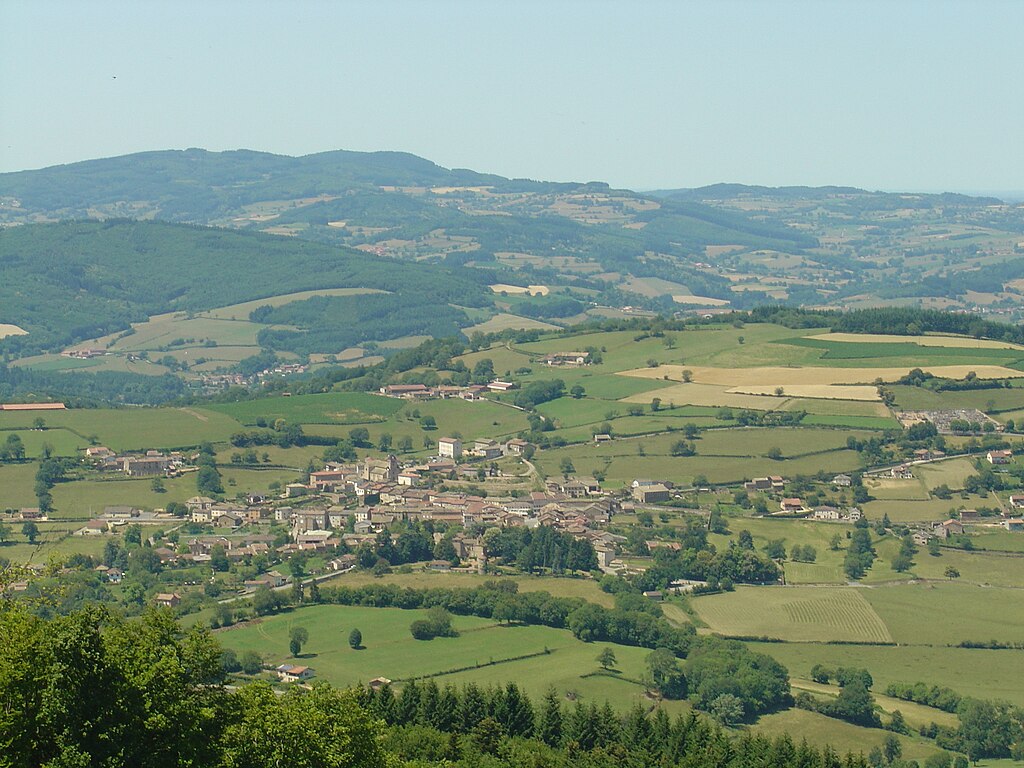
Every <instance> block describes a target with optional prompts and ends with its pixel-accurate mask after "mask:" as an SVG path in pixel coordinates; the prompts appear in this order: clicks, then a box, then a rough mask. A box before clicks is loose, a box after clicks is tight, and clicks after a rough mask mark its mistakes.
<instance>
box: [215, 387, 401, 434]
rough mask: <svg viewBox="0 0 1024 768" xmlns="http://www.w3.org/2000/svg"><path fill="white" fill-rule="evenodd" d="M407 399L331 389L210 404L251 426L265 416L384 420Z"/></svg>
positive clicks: (291, 420) (297, 419)
mask: <svg viewBox="0 0 1024 768" xmlns="http://www.w3.org/2000/svg"><path fill="white" fill-rule="evenodd" d="M404 405H406V403H405V401H403V400H398V399H397V398H393V397H384V396H382V395H373V394H369V393H367V392H328V393H326V394H322V395H296V396H294V397H266V398H261V399H258V400H244V401H241V402H237V403H223V404H216V405H211V406H209V410H212V411H215V412H217V413H221V414H225V415H226V416H229V417H231V418H232V419H235V420H237V421H238V422H240V423H242V424H245V425H247V426H252V425H255V424H256V420H257V419H264V420H265V421H266V422H267V423H268V424H272V423H273V422H274V421H275V420H277V419H284V420H285V421H287V422H288V423H290V424H363V423H367V422H373V421H383V420H384V419H385V418H387V417H388V416H390V415H391V414H393V413H395V412H397V411H399V410H401V408H402V407H403V406H404Z"/></svg>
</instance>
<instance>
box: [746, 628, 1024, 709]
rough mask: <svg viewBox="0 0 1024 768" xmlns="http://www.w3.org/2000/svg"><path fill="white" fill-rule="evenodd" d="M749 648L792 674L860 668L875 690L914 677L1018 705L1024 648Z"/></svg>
mask: <svg viewBox="0 0 1024 768" xmlns="http://www.w3.org/2000/svg"><path fill="white" fill-rule="evenodd" d="M750 647H751V648H753V649H754V650H756V651H759V652H761V653H766V654H768V655H769V656H773V657H775V658H776V659H778V660H779V661H780V662H782V663H783V664H785V665H786V667H787V668H788V669H789V670H790V673H791V674H792V675H794V676H801V677H809V676H810V670H811V667H813V666H814V665H815V664H824V665H825V666H831V667H836V666H850V667H865V668H867V669H868V670H869V671H870V672H871V675H872V677H874V679H875V686H874V688H875V690H876V691H884V690H885V687H886V686H887V685H888V684H889V683H895V682H910V683H913V682H918V681H920V682H924V683H927V684H928V685H940V686H948V687H950V688H952V689H954V690H955V691H958V692H959V693H961V694H963V695H965V696H974V697H977V698H982V699H1004V700H1006V701H1012V702H1014V703H1015V704H1017V705H1019V706H1024V651H990V650H975V649H966V648H946V647H941V646H937V647H928V646H919V647H914V648H895V647H892V646H879V645H874V646H872V645H829V644H826V643H750Z"/></svg>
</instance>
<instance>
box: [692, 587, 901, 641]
mask: <svg viewBox="0 0 1024 768" xmlns="http://www.w3.org/2000/svg"><path fill="white" fill-rule="evenodd" d="M693 607H694V609H695V610H696V611H697V614H698V615H699V616H700V617H701V619H702V620H703V621H704V622H705V623H706V624H707V625H708V627H710V628H711V630H712V631H714V632H720V633H722V634H725V635H737V636H745V637H752V636H753V637H771V638H776V639H780V640H788V641H800V642H806V641H815V640H817V641H835V640H840V641H853V642H868V643H872V642H873V643H889V642H892V641H893V638H892V635H891V634H890V632H889V629H888V627H887V626H886V624H885V622H884V621H882V619H881V618H880V617H879V615H878V614H877V613H876V612H875V611H874V609H872V607H871V604H870V603H869V602H868V601H867V600H865V599H864V597H863V596H862V595H861V593H860V591H859V590H857V589H854V588H844V587H738V588H737V589H736V591H734V592H727V593H724V594H721V595H711V596H708V597H700V598H697V599H695V600H694V601H693Z"/></svg>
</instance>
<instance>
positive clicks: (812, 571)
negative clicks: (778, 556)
mask: <svg viewBox="0 0 1024 768" xmlns="http://www.w3.org/2000/svg"><path fill="white" fill-rule="evenodd" d="M728 521H729V530H730V534H729V535H722V534H715V533H712V534H709V540H710V541H711V542H712V543H713V544H714V545H715V546H716V547H718V548H719V549H724V548H727V547H728V546H729V543H730V542H731V541H736V540H737V537H738V536H739V532H740V531H743V530H746V531H748V532H749V533H750V535H751V536H752V537H753V539H754V547H755V548H757V549H758V550H763V549H764V546H765V545H766V544H767V543H768V542H769V541H774V540H777V539H781V540H782V542H783V545H784V546H785V547H786V551H787V552H790V551H791V550H792V548H793V547H794V546H797V545H799V546H801V547H805V546H811V547H814V550H815V553H816V559H815V562H813V563H797V562H794V561H792V560H787V561H786V562H785V573H786V583H787V584H825V583H834V584H845V583H846V581H847V579H846V575H845V574H844V573H843V557H844V555H845V554H846V553H845V549H840V550H837V551H832V550H831V549H830V544H831V541H832V537H833V536H835V535H836V534H838V535H839V536H840V538H841V546H842V547H844V548H845V547H846V534H847V532H849V531H850V530H851V529H852V527H851V525H850V524H848V523H839V522H818V521H814V520H800V519H798V520H787V519H784V518H778V517H775V518H772V517H730V518H729V519H728Z"/></svg>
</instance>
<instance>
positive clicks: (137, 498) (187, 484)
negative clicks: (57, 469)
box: [28, 474, 227, 520]
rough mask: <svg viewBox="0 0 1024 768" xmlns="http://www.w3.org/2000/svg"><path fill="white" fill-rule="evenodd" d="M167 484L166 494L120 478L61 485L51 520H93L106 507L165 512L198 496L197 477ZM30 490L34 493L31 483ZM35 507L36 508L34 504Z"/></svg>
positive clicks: (147, 482)
mask: <svg viewBox="0 0 1024 768" xmlns="http://www.w3.org/2000/svg"><path fill="white" fill-rule="evenodd" d="M163 482H164V487H165V489H166V490H165V491H164V492H163V493H157V492H155V491H154V490H153V489H152V479H150V478H145V477H140V478H128V477H124V476H123V475H116V474H111V475H110V476H109V477H106V478H104V479H88V480H74V481H72V482H66V483H58V484H57V485H55V486H54V487H53V490H52V491H51V493H52V495H53V506H54V511H53V512H51V513H50V518H51V519H55V520H60V519H65V518H72V519H76V520H89V519H92V518H94V517H99V516H100V515H102V514H103V510H104V509H105V508H106V507H111V506H132V507H140V508H142V509H162V508H164V507H166V506H167V505H168V504H169V503H171V502H172V501H177V502H181V503H184V502H185V501H186V500H187V499H189V498H191V497H193V496H195V495H196V478H195V475H193V474H188V475H184V476H182V477H175V478H170V479H167V478H165V479H164V481H163ZM28 488H29V489H30V490H31V488H32V484H31V483H29V485H28ZM225 490H227V489H225ZM32 506H35V502H34V501H33V503H32Z"/></svg>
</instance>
